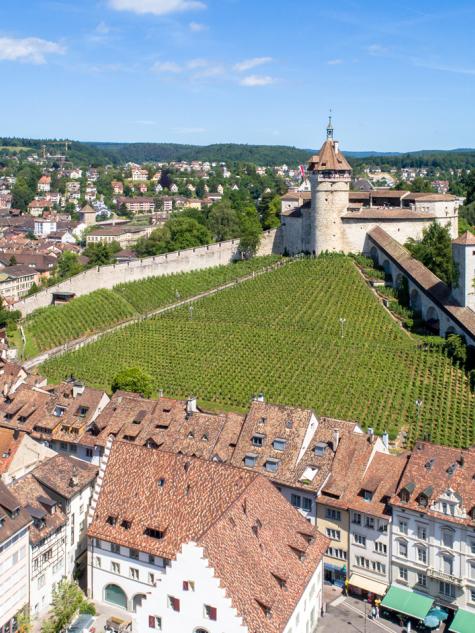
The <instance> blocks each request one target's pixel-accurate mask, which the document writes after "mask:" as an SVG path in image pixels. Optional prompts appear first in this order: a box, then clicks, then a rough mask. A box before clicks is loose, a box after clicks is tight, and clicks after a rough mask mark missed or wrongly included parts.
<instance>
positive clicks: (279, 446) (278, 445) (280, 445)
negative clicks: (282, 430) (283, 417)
mask: <svg viewBox="0 0 475 633" xmlns="http://www.w3.org/2000/svg"><path fill="white" fill-rule="evenodd" d="M286 446H287V440H281V439H279V438H276V439H275V440H274V441H273V442H272V447H273V449H274V450H275V451H285V447H286Z"/></svg>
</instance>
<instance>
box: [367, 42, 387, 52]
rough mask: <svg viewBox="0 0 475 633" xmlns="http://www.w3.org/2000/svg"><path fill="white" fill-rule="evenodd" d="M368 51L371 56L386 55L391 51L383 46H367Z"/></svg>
mask: <svg viewBox="0 0 475 633" xmlns="http://www.w3.org/2000/svg"><path fill="white" fill-rule="evenodd" d="M366 50H367V51H368V53H369V54H370V55H385V54H386V53H387V52H388V51H389V49H388V48H386V47H385V46H381V44H371V46H367V47H366Z"/></svg>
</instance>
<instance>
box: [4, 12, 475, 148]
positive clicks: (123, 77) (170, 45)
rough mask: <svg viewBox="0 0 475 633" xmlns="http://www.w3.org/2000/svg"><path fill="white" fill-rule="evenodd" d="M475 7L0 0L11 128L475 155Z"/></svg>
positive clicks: (96, 136) (8, 131) (118, 137)
mask: <svg viewBox="0 0 475 633" xmlns="http://www.w3.org/2000/svg"><path fill="white" fill-rule="evenodd" d="M474 42H475V2H473V0H465V1H463V0H452V2H451V3H450V4H449V3H447V2H446V1H444V2H442V1H439V0H432V1H430V2H429V1H426V0H418V1H417V2H414V0H411V1H409V0H397V1H396V0H384V2H381V1H380V0H379V1H373V0H366V1H359V2H356V1H351V0H340V1H339V2H338V3H336V2H329V1H328V0H327V1H322V0H300V2H298V1H297V0H273V1H270V0H21V1H20V2H19V1H18V0H1V4H0V77H1V85H2V93H3V98H2V99H1V101H0V121H1V126H0V134H1V135H11V136H13V135H17V136H31V137H67V138H75V139H80V140H103V141H173V142H179V143H197V144H206V143H212V142H240V143H265V144H289V145H296V146H299V147H317V146H319V145H320V143H321V141H322V137H323V133H324V128H325V124H326V118H327V115H328V111H329V109H330V108H331V109H332V111H333V116H334V124H335V130H336V136H337V137H338V138H339V139H340V141H341V143H342V147H343V148H346V149H351V150H363V149H366V150H368V149H374V150H399V151H404V150H414V149H420V148H454V147H475V117H474V104H475V44H474Z"/></svg>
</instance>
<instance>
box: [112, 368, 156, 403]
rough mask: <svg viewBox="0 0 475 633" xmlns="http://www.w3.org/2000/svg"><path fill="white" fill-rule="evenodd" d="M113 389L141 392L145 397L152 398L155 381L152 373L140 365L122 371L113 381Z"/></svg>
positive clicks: (114, 390)
mask: <svg viewBox="0 0 475 633" xmlns="http://www.w3.org/2000/svg"><path fill="white" fill-rule="evenodd" d="M111 388H112V391H113V392H116V391H132V392H134V393H140V394H142V396H143V397H144V398H151V397H152V393H153V381H152V377H151V376H150V374H147V372H146V371H144V370H143V369H140V367H129V368H128V369H123V370H122V371H120V372H119V373H118V374H117V375H116V376H115V378H114V380H113V381H112V385H111Z"/></svg>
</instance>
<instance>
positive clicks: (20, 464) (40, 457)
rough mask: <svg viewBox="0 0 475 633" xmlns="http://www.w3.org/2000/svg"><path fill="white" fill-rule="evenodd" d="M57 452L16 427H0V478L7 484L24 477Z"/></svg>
mask: <svg viewBox="0 0 475 633" xmlns="http://www.w3.org/2000/svg"><path fill="white" fill-rule="evenodd" d="M53 455H55V452H54V451H52V450H51V449H50V448H48V447H47V446H44V445H43V444H39V443H38V442H35V441H34V440H33V439H31V437H30V436H29V435H28V434H27V433H25V432H23V431H17V430H15V429H10V428H5V427H0V478H1V479H2V481H3V482H4V483H6V484H10V483H11V482H12V481H15V480H16V479H19V478H20V477H23V476H24V475H26V474H27V473H29V472H30V471H31V470H33V468H35V466H37V465H38V464H39V463H40V462H42V461H44V460H46V459H49V458H50V457H53Z"/></svg>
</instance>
